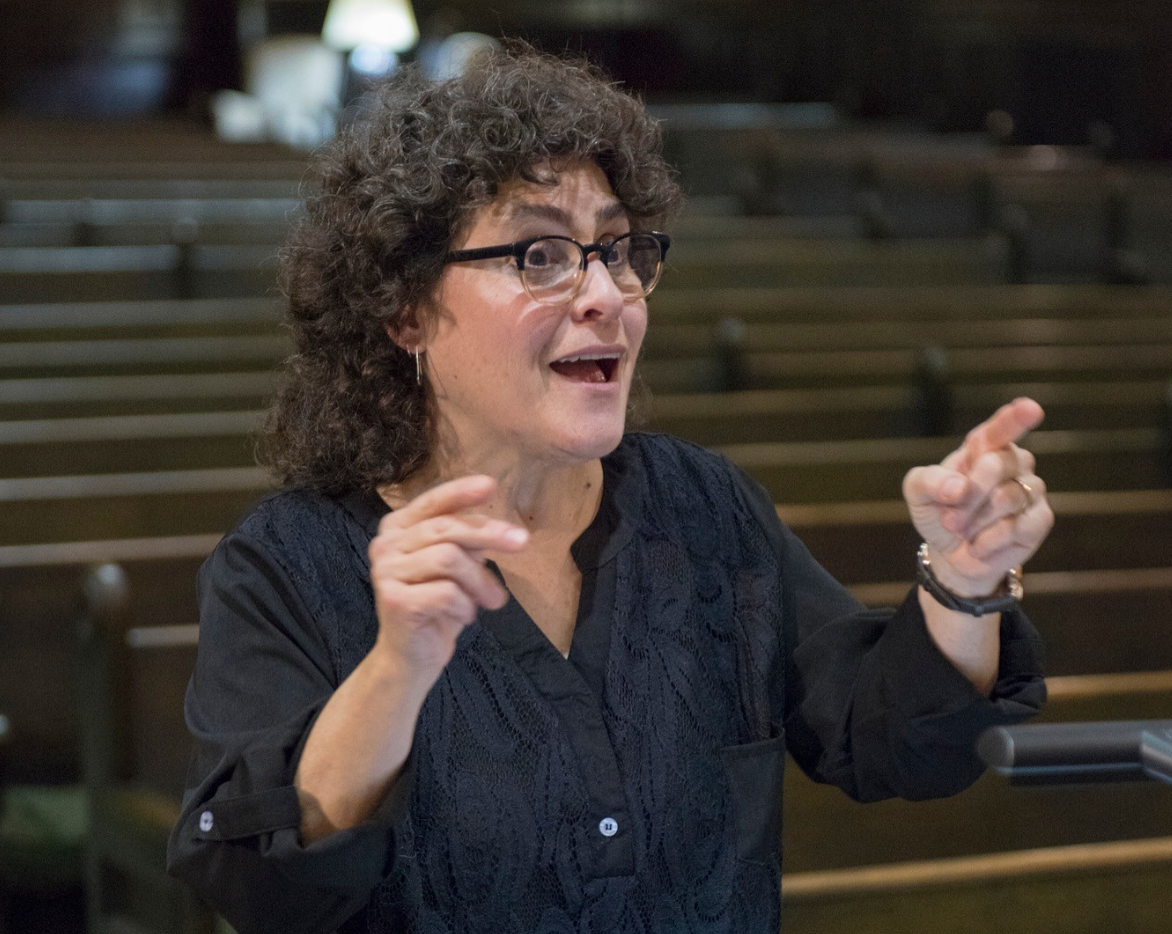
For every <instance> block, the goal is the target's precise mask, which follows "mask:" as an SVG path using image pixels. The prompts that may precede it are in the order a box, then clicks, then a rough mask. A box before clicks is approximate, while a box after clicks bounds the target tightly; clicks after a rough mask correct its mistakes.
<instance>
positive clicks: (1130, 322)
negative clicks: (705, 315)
mask: <svg viewBox="0 0 1172 934" xmlns="http://www.w3.org/2000/svg"><path fill="white" fill-rule="evenodd" d="M732 327H735V328H736V333H735V342H736V347H737V349H738V350H739V351H740V352H741V353H745V354H753V353H771V352H786V351H819V352H836V351H845V350H919V349H920V348H923V347H932V346H938V347H943V348H945V349H946V350H955V349H958V348H986V347H1011V346H1027V347H1046V346H1055V347H1064V346H1075V347H1077V346H1088V345H1095V344H1100V345H1103V344H1134V345H1139V344H1145V343H1152V344H1162V343H1168V342H1169V341H1172V321H1170V320H1169V317H1168V315H1167V314H1166V313H1164V314H1161V313H1159V312H1157V311H1154V310H1153V312H1152V313H1151V314H1148V315H1145V316H1143V317H1123V316H1121V315H1118V314H1112V315H1111V316H1109V317H1104V318H1090V317H1088V318H1077V319H1073V320H1069V319H1066V318H1064V317H1062V316H1053V317H1045V318H1042V317H1038V318H1005V319H1002V320H998V321H997V322H995V323H990V322H989V321H979V320H965V321H957V320H950V321H921V322H917V323H916V325H915V327H909V326H908V322H906V321H900V320H890V321H844V322H838V321H831V322H824V323H815V322H808V321H802V322H796V321H786V322H768V323H766V322H740V321H738V320H737V319H732V318H728V319H725V320H723V321H721V322H717V323H716V324H715V325H709V324H704V323H695V324H677V323H674V322H672V323H669V322H655V323H654V324H653V326H652V327H651V328H650V329H649V330H648V333H647V339H646V342H645V349H644V354H645V355H646V356H647V357H648V358H649V359H663V358H670V357H695V356H700V355H703V354H705V353H709V354H710V353H712V352H713V351H714V350H715V349H717V348H718V347H720V346H721V344H722V343H725V344H727V343H728V342H729V338H730V335H729V330H730V328H732Z"/></svg>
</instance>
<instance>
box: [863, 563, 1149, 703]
mask: <svg viewBox="0 0 1172 934" xmlns="http://www.w3.org/2000/svg"><path fill="white" fill-rule="evenodd" d="M910 579H911V575H910V574H908V575H907V576H906V578H904V579H901V580H899V581H897V582H894V583H883V584H857V585H855V586H853V587H852V588H851V591H852V592H853V593H854V594H855V596H856V597H858V598H859V600H861V601H862V602H864V603H866V604H868V605H870V606H891V605H893V604H895V603H898V602H899V601H902V600H903V598H904V597H905V596H906V594H907V591H908V587H909V586H910ZM1024 606H1025V610H1026V613H1027V614H1028V615H1029V617H1030V619H1031V620H1033V622H1034V623H1035V624H1036V625H1037V627H1038V629H1039V631H1040V632H1041V633H1042V635H1043V637H1044V638H1045V639H1046V643H1047V652H1046V657H1047V671H1049V672H1050V673H1051V674H1055V675H1083V674H1100V673H1119V672H1129V671H1152V670H1156V669H1163V668H1172V644H1169V640H1168V639H1167V630H1168V621H1169V619H1172V567H1167V566H1165V567H1141V568H1119V569H1115V570H1093V571H1039V572H1033V571H1031V572H1030V574H1029V588H1028V590H1027V591H1026V603H1025V604H1024ZM1170 716H1172V712H1170Z"/></svg>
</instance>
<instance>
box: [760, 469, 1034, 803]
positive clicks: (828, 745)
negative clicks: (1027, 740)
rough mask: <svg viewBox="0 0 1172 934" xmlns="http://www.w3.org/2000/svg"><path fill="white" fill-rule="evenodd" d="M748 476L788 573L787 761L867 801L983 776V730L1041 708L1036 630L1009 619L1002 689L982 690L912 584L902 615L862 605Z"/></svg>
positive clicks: (930, 794)
mask: <svg viewBox="0 0 1172 934" xmlns="http://www.w3.org/2000/svg"><path fill="white" fill-rule="evenodd" d="M741 480H742V492H743V495H744V496H745V499H746V501H747V503H748V505H749V506H750V508H751V510H752V511H753V513H754V514H755V515H756V516H757V518H758V521H760V522H761V523H762V525H763V526H764V527H765V528H766V532H767V534H768V536H769V537H770V539H771V541H772V542H773V545H774V548H775V549H776V552H777V556H778V561H779V563H780V566H781V575H782V590H781V592H782V604H783V605H782V608H781V625H782V626H783V628H784V633H785V634H784V641H785V644H786V669H785V679H784V681H785V683H784V697H783V698H782V699H781V703H782V705H783V706H784V710H785V715H784V720H785V731H786V740H787V747H788V749H789V752H790V753H791V755H793V757H794V759H795V760H796V761H797V763H798V764H799V765H800V766H801V767H802V769H803V770H804V771H805V772H806V773H807V774H809V775H810V777H811V778H813V779H814V780H816V781H821V782H828V783H831V784H834V785H837V786H839V787H840V788H842V789H843V790H844V791H846V792H847V794H849V795H850V796H851V797H853V798H855V799H857V800H860V801H875V800H880V799H883V798H891V797H901V798H908V799H912V800H917V799H924V798H936V797H943V796H946V795H951V794H955V793H957V792H959V791H962V790H963V789H965V788H967V787H968V786H969V785H971V784H972V783H973V782H974V781H976V779H977V778H978V777H980V775H981V773H982V771H983V769H984V767H983V766H982V764H981V762H980V760H979V758H978V757H977V755H976V751H975V747H976V741H977V738H978V737H979V736H980V734H981V733H982V732H984V730H986V729H988V728H989V727H992V726H999V725H1005V724H1011V723H1017V722H1020V721H1022V720H1025V719H1027V718H1029V717H1030V716H1033V715H1034V714H1036V713H1037V712H1038V711H1039V710H1040V709H1041V707H1042V705H1043V704H1044V702H1045V698H1046V688H1045V681H1044V680H1043V676H1042V669H1043V659H1044V649H1043V644H1042V639H1041V637H1040V636H1039V635H1038V633H1037V630H1036V629H1035V628H1034V626H1033V624H1031V623H1030V621H1029V619H1028V618H1026V616H1025V614H1024V613H1022V612H1021V610H1020V609H1018V610H1015V611H1014V612H1011V613H1005V614H1003V615H1002V618H1001V627H1000V662H999V671H998V677H997V682H996V684H995V685H994V687H993V690H992V691H991V692H990V694H989V695H988V696H985V695H982V694H981V693H980V692H978V691H977V689H976V688H975V687H974V686H973V684H972V682H970V681H969V680H968V679H967V678H966V677H965V676H964V675H963V674H961V672H960V671H959V670H958V669H957V668H956V667H955V666H954V665H953V664H952V662H950V661H949V660H948V658H947V657H946V656H945V655H944V654H943V653H942V652H941V651H940V649H939V648H938V647H937V645H936V643H935V641H934V640H933V639H932V637H931V635H930V633H929V632H928V628H927V624H926V623H925V621H924V616H923V612H922V611H921V609H920V603H919V599H918V597H917V592H916V588H915V587H911V588H910V589H909V592H908V595H907V597H906V599H905V600H904V601H903V603H902V604H901V605H900V606H899V607H898V608H896V609H895V610H891V609H869V608H867V607H865V606H863V605H862V604H861V603H860V602H859V601H858V600H856V599H855V598H854V597H853V596H852V595H851V594H850V592H849V591H848V590H847V589H846V588H845V587H843V586H842V585H841V584H839V583H838V582H837V581H836V580H835V579H834V578H833V577H832V576H831V575H830V574H829V573H828V572H827V571H826V570H825V569H824V568H822V566H821V565H819V564H818V562H817V561H816V560H815V559H814V557H813V556H812V555H811V554H810V552H809V551H808V549H807V548H806V547H805V545H803V544H802V542H801V541H799V540H798V538H797V536H795V535H794V534H793V532H791V531H790V530H789V529H787V528H786V527H785V526H784V525H783V524H782V523H781V522H780V520H779V519H778V518H777V513H776V511H775V509H774V507H773V503H772V501H771V500H770V498H769V497H768V495H767V494H766V493H765V492H764V491H763V490H762V489H761V488H760V486H759V485H758V484H757V483H756V482H755V481H753V480H752V479H751V478H749V477H747V476H745V475H743V474H741ZM913 559H914V556H912V555H909V556H908V564H909V567H910V566H911V564H912V561H913Z"/></svg>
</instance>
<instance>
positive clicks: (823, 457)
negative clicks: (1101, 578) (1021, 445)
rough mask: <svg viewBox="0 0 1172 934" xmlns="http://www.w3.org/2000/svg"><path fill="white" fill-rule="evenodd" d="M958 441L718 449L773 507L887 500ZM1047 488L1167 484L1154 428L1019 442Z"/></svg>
mask: <svg viewBox="0 0 1172 934" xmlns="http://www.w3.org/2000/svg"><path fill="white" fill-rule="evenodd" d="M959 441H960V439H959V438H875V439H863V440H854V441H808V442H800V441H799V442H778V443H758V444H730V445H725V446H724V447H722V448H721V449H720V450H721V451H722V452H723V453H724V454H725V455H727V456H728V457H729V458H730V459H731V460H732V461H733V462H734V463H737V464H739V465H740V466H742V467H744V468H745V469H746V470H747V471H748V472H749V473H750V474H752V475H753V476H754V477H756V478H757V480H758V481H760V482H761V483H762V484H763V485H764V486H765V488H766V489H767V490H769V491H770V493H771V494H772V495H773V497H774V499H775V501H776V502H779V503H813V502H833V501H848V500H870V499H886V498H890V497H891V496H892V494H893V493H896V492H898V490H899V489H900V488H901V484H902V481H903V476H904V474H905V473H907V471H908V470H909V469H910V468H912V467H915V466H917V465H919V464H931V463H937V462H939V461H940V460H941V459H942V458H943V457H945V456H946V455H947V454H948V453H949V452H950V451H952V450H953V449H954V448H955V447H956V446H957V445H958V444H959ZM1025 446H1026V447H1027V448H1029V449H1030V450H1031V451H1033V452H1034V454H1035V455H1036V456H1037V459H1038V465H1039V467H1038V471H1039V474H1040V475H1041V476H1044V477H1046V482H1047V484H1048V486H1049V488H1050V489H1051V490H1054V491H1058V490H1083V491H1085V490H1109V489H1133V490H1135V489H1154V488H1159V487H1162V486H1165V485H1166V483H1167V473H1166V470H1167V457H1166V450H1165V446H1164V439H1163V437H1162V435H1161V433H1160V432H1159V431H1158V430H1156V429H1154V428H1153V429H1144V428H1126V429H1117V430H1114V429H1106V430H1094V431H1045V430H1039V431H1035V432H1033V433H1031V434H1030V435H1029V436H1028V437H1027V438H1026V440H1025Z"/></svg>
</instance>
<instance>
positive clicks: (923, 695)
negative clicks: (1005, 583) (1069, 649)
mask: <svg viewBox="0 0 1172 934" xmlns="http://www.w3.org/2000/svg"><path fill="white" fill-rule="evenodd" d="M880 642H881V651H882V652H883V654H884V655H885V656H886V658H887V661H888V662H889V664H887V665H885V666H884V670H885V671H886V672H887V677H888V688H889V690H890V692H891V693H890V697H891V698H892V699H893V700H894V702H895V703H896V705H897V706H899V707H900V709H901V711H902V713H903V715H904V716H906V717H908V718H911V719H915V718H918V717H929V716H930V717H934V718H938V717H945V718H947V717H949V716H951V715H954V714H957V713H960V712H961V711H966V710H967V711H969V712H971V713H973V714H975V715H977V716H978V717H979V718H980V719H982V720H987V721H988V723H987V725H988V726H994V725H1000V724H1005V723H1013V722H1017V721H1019V720H1024V719H1026V718H1027V717H1030V716H1032V715H1034V714H1036V713H1037V712H1038V711H1039V710H1041V708H1042V705H1043V704H1044V703H1045V700H1046V685H1045V681H1044V679H1043V677H1042V668H1043V661H1044V654H1045V652H1044V646H1043V642H1042V638H1041V636H1040V635H1038V632H1037V630H1036V629H1035V628H1034V626H1033V624H1032V623H1031V622H1030V621H1029V619H1028V618H1027V617H1026V615H1025V614H1024V613H1023V612H1022V611H1021V609H1020V607H1019V608H1018V609H1015V610H1013V611H1010V612H1006V613H1002V614H1001V626H1000V643H1001V645H1000V660H999V665H998V673H997V681H996V683H995V684H994V686H993V690H992V691H991V692H990V694H989V696H988V697H985V696H984V695H982V694H981V693H980V692H979V691H978V690H977V689H976V687H974V685H973V684H972V682H971V681H969V680H968V678H966V677H965V676H964V675H963V674H961V672H960V671H959V670H958V669H957V668H956V666H955V665H953V664H952V662H951V661H950V660H949V659H948V657H947V656H945V655H944V653H943V652H941V651H940V648H939V646H937V645H936V642H935V640H933V638H932V636H931V633H929V632H928V626H927V623H926V622H925V621H924V614H923V611H922V609H921V608H920V601H919V596H918V593H917V590H916V588H915V587H913V588H912V589H911V590H910V591H909V593H908V595H907V598H906V599H905V600H904V602H903V604H902V605H901V606H900V608H899V609H898V611H897V612H896V613H895V615H894V616H892V618H891V621H890V622H889V624H888V626H887V629H886V631H885V632H884V634H883V637H882V639H881V640H880Z"/></svg>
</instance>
